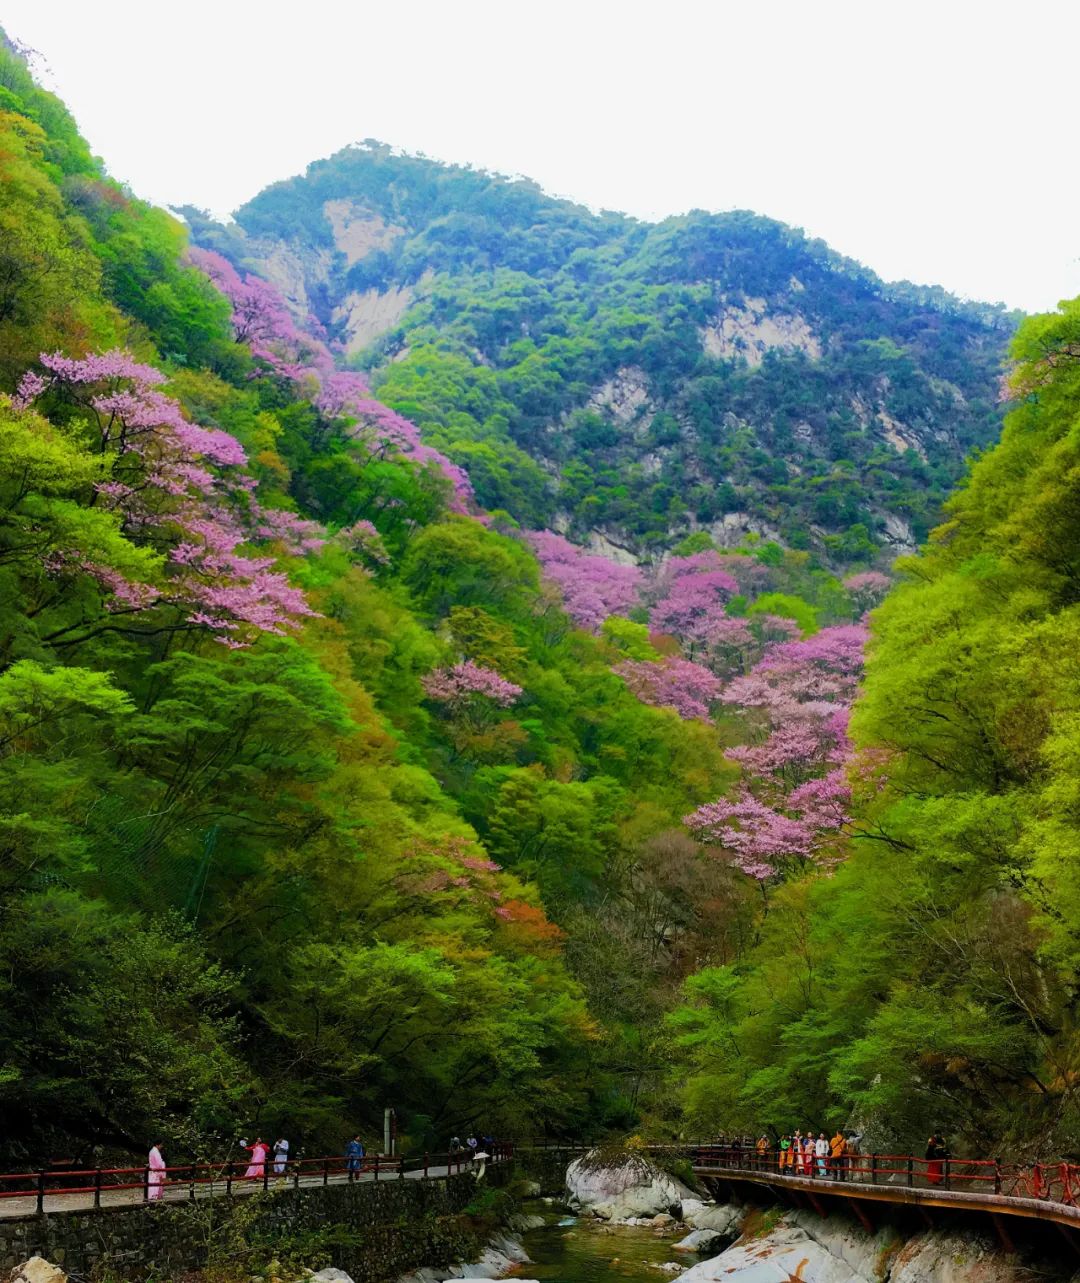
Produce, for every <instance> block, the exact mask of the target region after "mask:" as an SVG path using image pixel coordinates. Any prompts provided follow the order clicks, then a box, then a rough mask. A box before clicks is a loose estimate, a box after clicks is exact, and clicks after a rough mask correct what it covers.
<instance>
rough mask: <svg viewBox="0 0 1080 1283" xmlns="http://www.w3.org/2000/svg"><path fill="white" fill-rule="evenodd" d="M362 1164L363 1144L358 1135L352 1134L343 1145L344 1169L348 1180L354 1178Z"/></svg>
mask: <svg viewBox="0 0 1080 1283" xmlns="http://www.w3.org/2000/svg"><path fill="white" fill-rule="evenodd" d="M363 1165H364V1145H363V1142H362V1141H361V1139H360V1137H359V1136H354V1137H353V1138H352V1140H351V1141H349V1143H348V1144H347V1145H346V1146H345V1170H346V1171H347V1172H348V1173H349V1180H351V1181H352V1180H355V1179H356V1177H357V1176H358V1175H359V1174H360V1169H361V1168H362V1167H363Z"/></svg>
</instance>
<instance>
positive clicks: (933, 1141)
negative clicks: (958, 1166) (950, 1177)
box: [926, 1132, 949, 1185]
mask: <svg viewBox="0 0 1080 1283" xmlns="http://www.w3.org/2000/svg"><path fill="white" fill-rule="evenodd" d="M948 1157H949V1147H948V1146H947V1145H946V1144H945V1138H944V1137H943V1136H942V1135H941V1134H940V1133H939V1132H934V1134H933V1135H932V1136H931V1137H930V1139H929V1140H928V1141H927V1142H926V1179H927V1180H928V1181H929V1182H930V1184H931V1185H940V1184H941V1182H942V1178H943V1167H944V1161H945V1159H946V1158H948Z"/></svg>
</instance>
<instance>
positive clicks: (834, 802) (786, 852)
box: [683, 771, 850, 881]
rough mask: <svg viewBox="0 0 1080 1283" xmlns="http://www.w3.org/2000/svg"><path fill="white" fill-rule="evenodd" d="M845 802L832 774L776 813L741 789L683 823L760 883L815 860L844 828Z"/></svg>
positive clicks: (840, 781)
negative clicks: (782, 870)
mask: <svg viewBox="0 0 1080 1283" xmlns="http://www.w3.org/2000/svg"><path fill="white" fill-rule="evenodd" d="M849 800H850V791H849V790H848V788H847V784H846V782H845V781H844V778H843V773H842V772H839V771H837V772H832V773H830V774H829V775H827V776H825V777H824V778H822V779H818V780H812V781H810V783H809V784H806V785H803V786H802V787H801V788H799V789H796V790H795V791H794V792H793V793H791V794H790V795H789V796H788V797H787V798H786V799H785V800H784V802H783V804H782V807H781V808H777V807H774V806H770V805H769V804H768V803H767V802H764V801H762V800H761V799H759V798H757V797H755V796H754V795H753V794H752V793H751V792H750V791H749V790H748V789H747V788H745V787H743V788H741V789H740V790H739V792H738V793H737V794H736V796H735V797H734V798H732V799H727V798H721V799H720V800H719V801H717V802H707V803H706V804H705V805H704V806H699V807H698V809H697V810H696V811H694V812H692V813H691V814H690V815H687V816H685V817H684V821H683V822H684V823H685V824H686V826H687V828H689V829H690V830H691V832H693V833H696V834H697V835H698V836H699V837H700V838H702V840H704V841H706V842H711V843H716V844H717V845H719V846H722V847H723V848H724V849H725V850H727V851H729V852H730V853H731V855H732V857H733V859H734V862H735V864H736V865H737V866H738V867H739V868H741V869H742V871H743V872H744V873H746V874H748V875H749V876H750V877H752V878H757V879H758V880H759V881H764V880H766V879H767V878H770V877H772V876H774V875H775V874H776V873H777V872H778V870H779V869H780V868H781V867H782V866H783V865H784V864H787V863H790V862H791V861H807V860H812V859H815V858H816V857H818V856H819V855H820V854H821V850H822V846H823V843H824V842H826V841H827V840H828V839H829V838H830V837H832V836H833V835H834V834H835V833H836V831H837V830H839V829H840V828H841V827H842V826H843V825H844V824H846V823H847V822H848V818H849V817H848V815H847V803H848V801H849Z"/></svg>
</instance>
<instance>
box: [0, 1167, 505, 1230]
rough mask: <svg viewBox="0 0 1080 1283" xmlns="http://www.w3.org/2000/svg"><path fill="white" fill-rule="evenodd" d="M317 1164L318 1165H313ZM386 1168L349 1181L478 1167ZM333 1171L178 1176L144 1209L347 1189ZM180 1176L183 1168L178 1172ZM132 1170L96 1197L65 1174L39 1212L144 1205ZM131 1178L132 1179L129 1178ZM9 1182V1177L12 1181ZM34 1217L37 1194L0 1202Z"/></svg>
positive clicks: (52, 1176)
mask: <svg viewBox="0 0 1080 1283" xmlns="http://www.w3.org/2000/svg"><path fill="white" fill-rule="evenodd" d="M505 1157H508V1155H506V1156H503V1157H501V1158H495V1159H493V1160H489V1161H492V1162H500V1161H504V1159H505ZM317 1161H318V1162H319V1163H321V1162H322V1160H317ZM388 1161H389V1162H390V1163H391V1164H392V1165H389V1166H388V1165H387V1163H386V1162H384V1163H383V1165H382V1166H381V1167H380V1168H379V1169H378V1170H376V1169H375V1168H368V1169H367V1170H365V1171H363V1172H359V1173H357V1174H356V1175H354V1176H353V1177H352V1178H351V1179H352V1182H357V1181H376V1180H378V1181H381V1182H387V1181H398V1180H410V1181H416V1180H445V1179H446V1178H447V1177H448V1176H451V1175H455V1174H457V1173H458V1172H468V1171H471V1170H475V1168H476V1167H480V1166H483V1164H477V1165H475V1166H474V1165H473V1164H471V1163H468V1162H464V1161H462V1162H457V1161H455V1162H454V1163H453V1164H449V1163H448V1161H447V1159H446V1158H445V1157H443V1156H440V1161H436V1160H433V1161H432V1162H431V1163H429V1164H428V1165H427V1166H426V1168H425V1167H424V1165H423V1164H422V1161H421V1160H412V1164H415V1165H411V1166H399V1164H398V1161H397V1160H396V1159H394V1160H388ZM334 1162H335V1164H336V1166H335V1167H334V1169H333V1170H330V1171H311V1172H310V1173H309V1174H307V1175H301V1174H299V1173H298V1172H296V1171H292V1172H290V1174H289V1175H288V1176H275V1175H274V1174H273V1172H272V1171H271V1173H270V1175H269V1178H268V1179H267V1181H266V1182H265V1185H264V1182H263V1180H262V1179H261V1178H258V1179H255V1180H244V1179H243V1178H242V1177H239V1176H233V1178H232V1180H231V1182H229V1181H226V1179H225V1177H224V1176H215V1177H214V1178H213V1179H211V1178H210V1177H209V1176H200V1177H199V1179H198V1181H196V1182H195V1183H194V1184H192V1182H191V1180H190V1178H187V1179H185V1178H184V1176H183V1175H181V1178H180V1179H177V1180H175V1181H172V1182H170V1183H169V1184H167V1185H166V1186H165V1187H164V1189H163V1190H162V1195H161V1198H160V1199H157V1200H155V1201H154V1202H150V1203H148V1207H149V1208H151V1209H152V1208H153V1207H155V1206H157V1204H158V1203H165V1202H169V1203H179V1202H189V1201H192V1200H197V1199H205V1198H223V1197H235V1196H237V1195H247V1194H256V1193H262V1192H263V1190H264V1188H265V1189H266V1190H269V1191H278V1190H284V1189H309V1188H321V1187H323V1186H326V1185H347V1184H349V1183H350V1174H349V1173H348V1172H347V1171H345V1170H344V1159H335V1160H334ZM180 1170H181V1172H183V1169H180ZM137 1171H138V1169H136V1172H135V1173H133V1174H132V1175H129V1176H127V1177H126V1183H129V1184H134V1185H135V1186H136V1187H135V1188H129V1189H110V1188H109V1187H108V1184H103V1185H102V1188H101V1192H100V1196H99V1197H98V1196H96V1194H95V1191H94V1189H93V1188H92V1184H93V1176H94V1173H92V1172H91V1173H86V1172H83V1173H70V1174H68V1175H70V1176H71V1177H76V1176H77V1177H78V1182H68V1185H67V1189H65V1188H59V1189H54V1190H46V1192H45V1194H44V1196H43V1198H42V1200H41V1202H42V1208H43V1210H44V1211H45V1213H46V1214H47V1215H53V1214H55V1213H58V1212H83V1211H92V1210H95V1209H97V1208H109V1207H132V1206H136V1205H138V1204H141V1203H146V1202H147V1199H146V1197H145V1190H144V1188H143V1186H142V1184H141V1180H140V1178H139V1176H138V1175H137ZM133 1177H134V1179H133ZM12 1179H15V1178H12ZM18 1179H21V1180H22V1181H23V1182H26V1183H29V1184H33V1182H34V1180H35V1174H34V1173H26V1174H24V1175H23V1176H22V1177H21V1178H18ZM88 1179H89V1182H90V1184H91V1188H89V1189H86V1188H82V1189H79V1190H78V1191H77V1192H68V1191H69V1190H70V1189H71V1185H72V1184H75V1183H78V1184H84V1183H85V1182H87V1180H88ZM48 1180H49V1181H51V1182H53V1183H54V1184H55V1183H56V1182H58V1181H65V1180H66V1176H65V1173H63V1172H50V1173H49V1174H48ZM37 1212H38V1195H37V1193H36V1192H35V1193H26V1194H22V1193H20V1194H10V1195H7V1196H5V1197H0V1217H3V1218H6V1217H18V1216H34V1215H36V1214H37Z"/></svg>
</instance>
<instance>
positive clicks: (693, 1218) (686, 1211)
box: [682, 1198, 746, 1238]
mask: <svg viewBox="0 0 1080 1283" xmlns="http://www.w3.org/2000/svg"><path fill="white" fill-rule="evenodd" d="M694 1202H696V1200H694V1199H688V1198H684V1199H683V1205H682V1219H683V1220H684V1221H685V1222H686V1223H687V1225H689V1226H690V1228H691V1229H695V1230H714V1231H715V1232H716V1233H718V1234H726V1235H727V1236H728V1237H730V1238H734V1237H735V1236H736V1235H737V1234H738V1232H739V1226H740V1225H741V1224H742V1219H743V1216H744V1215H745V1212H746V1209H745V1208H743V1207H734V1206H733V1205H732V1204H730V1203H719V1204H717V1203H698V1205H697V1206H696V1207H693V1206H691V1204H692V1203H694Z"/></svg>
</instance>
